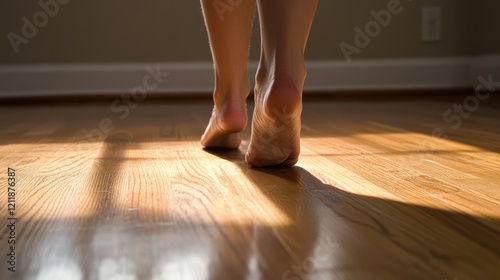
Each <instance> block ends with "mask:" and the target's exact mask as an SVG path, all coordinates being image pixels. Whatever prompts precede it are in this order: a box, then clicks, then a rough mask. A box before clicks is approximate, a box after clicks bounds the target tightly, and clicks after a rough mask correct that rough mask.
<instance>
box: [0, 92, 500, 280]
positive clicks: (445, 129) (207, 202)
mask: <svg viewBox="0 0 500 280" xmlns="http://www.w3.org/2000/svg"><path fill="white" fill-rule="evenodd" d="M465 98H466V96H465V95H464V96H454V97H449V98H441V99H434V100H429V97H427V98H426V99H427V101H424V100H422V99H418V98H417V99H403V100H390V99H387V100H379V101H377V100H375V99H374V98H371V100H369V101H355V100H338V99H327V98H323V99H314V98H313V99H306V102H305V104H304V113H303V130H302V156H301V158H300V161H299V163H298V164H297V166H296V167H294V168H271V169H269V168H268V169H250V168H248V167H247V166H246V164H245V163H244V153H245V151H246V147H247V145H248V139H249V131H250V130H249V129H247V130H246V131H245V132H244V133H243V138H244V139H245V141H244V143H243V145H242V147H241V148H240V149H239V150H236V151H229V152H228V151H226V152H224V151H205V150H203V149H202V148H201V146H200V144H199V142H198V139H199V137H200V135H201V133H202V132H203V130H204V128H205V125H206V122H207V120H208V117H209V116H210V112H211V104H210V102H209V101H208V100H202V101H193V100H190V101H185V102H184V101H162V102H160V101H158V102H143V103H141V104H138V106H137V107H136V108H133V107H128V106H127V107H125V106H122V107H119V108H121V109H120V110H119V109H117V107H115V108H114V109H113V108H112V106H111V104H112V100H111V101H110V102H107V101H106V102H100V103H96V104H94V103H92V104H90V103H84V104H61V103H58V104H52V103H43V104H35V105H34V104H3V105H0V135H1V137H0V170H1V172H0V184H1V190H2V192H1V193H0V213H1V214H0V217H1V218H2V219H1V229H0V238H1V239H0V249H1V250H0V252H1V254H0V255H1V257H0V258H1V262H0V263H1V265H0V279H30V280H31V279H38V280H40V279H42V280H45V279H47V280H49V279H50V280H53V279H64V280H66V279H68V280H69V279H76V280H80V279H81V280H83V279H95V280H101V279H102V280H109V279H130V280H133V279H137V280H149V279H151V280H159V279H197V280H198V279H217V280H219V279H231V280H232V279H440V280H443V279H449V280H453V279H457V280H463V279H500V278H499V277H500V106H497V105H498V104H500V102H498V99H499V98H498V96H492V97H490V98H489V99H488V100H485V101H481V103H480V104H479V106H478V107H477V108H476V109H475V110H471V111H465V113H467V115H463V116H462V115H460V114H459V113H454V112H453V111H452V113H449V112H448V111H449V110H453V106H454V104H458V105H460V104H462V103H463V101H464V99H465ZM468 108H470V106H469V107H468ZM249 109H250V110H249V115H250V113H251V109H252V108H251V106H249ZM447 112H448V113H447ZM443 114H445V115H446V117H445V118H444V117H443ZM98 130H99V131H98ZM433 132H434V134H435V135H438V134H440V133H444V134H445V135H442V136H439V137H433V136H432V134H433ZM8 167H11V168H13V169H14V170H15V172H14V173H11V174H8V171H7V169H8ZM8 178H14V180H10V181H9V180H8ZM13 181H15V196H13V195H10V197H14V199H15V209H14V210H13V212H10V211H9V207H10V208H12V206H8V189H7V182H13ZM11 202H13V200H12V199H11ZM11 210H12V209H11ZM7 218H14V219H15V218H17V220H7ZM11 222H15V223H14V224H15V227H14V229H11V228H9V225H11ZM13 234H14V235H13ZM11 240H15V242H16V243H15V249H14V250H11V248H10V246H11V245H10V244H9V243H8V242H9V241H11ZM12 251H14V252H15V263H14V264H13V263H10V264H9V263H8V262H7V261H8V260H9V259H11V257H9V256H7V254H12ZM12 265H15V270H16V272H11V271H9V270H8V269H9V267H12Z"/></svg>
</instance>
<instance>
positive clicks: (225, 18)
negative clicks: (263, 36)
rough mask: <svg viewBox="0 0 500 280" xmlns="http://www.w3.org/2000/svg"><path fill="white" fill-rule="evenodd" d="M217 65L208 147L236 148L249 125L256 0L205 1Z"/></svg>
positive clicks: (206, 135) (206, 138) (205, 141)
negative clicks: (250, 70)
mask: <svg viewBox="0 0 500 280" xmlns="http://www.w3.org/2000/svg"><path fill="white" fill-rule="evenodd" d="M201 4H202V7H203V15H204V18H205V24H206V26H207V30H208V35H209V39H210V45H211V50H212V57H213V60H214V64H215V89H214V109H213V111H212V116H211V118H210V121H209V123H208V126H207V128H206V130H205V133H204V134H203V136H202V137H201V144H202V145H203V146H204V147H207V148H210V147H222V148H230V149H235V148H238V146H239V145H240V143H241V138H240V136H239V134H238V132H240V131H242V130H243V129H245V127H246V124H247V115H246V98H247V96H248V94H249V91H250V86H249V81H248V70H247V66H248V49H249V45H250V36H251V29H252V22H253V14H254V11H255V0H231V1H214V0H201Z"/></svg>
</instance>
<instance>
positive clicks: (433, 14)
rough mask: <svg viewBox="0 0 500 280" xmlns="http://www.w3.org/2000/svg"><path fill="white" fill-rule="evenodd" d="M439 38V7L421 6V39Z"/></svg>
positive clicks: (426, 40) (435, 39) (432, 39)
mask: <svg viewBox="0 0 500 280" xmlns="http://www.w3.org/2000/svg"><path fill="white" fill-rule="evenodd" d="M440 40H441V7H422V41H424V42H437V41H440Z"/></svg>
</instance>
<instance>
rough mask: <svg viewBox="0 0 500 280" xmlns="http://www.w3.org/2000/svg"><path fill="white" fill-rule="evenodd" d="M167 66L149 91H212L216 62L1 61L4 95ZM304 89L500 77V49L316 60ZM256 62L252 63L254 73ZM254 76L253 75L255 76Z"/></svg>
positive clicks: (104, 90)
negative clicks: (447, 54) (489, 53)
mask: <svg viewBox="0 0 500 280" xmlns="http://www.w3.org/2000/svg"><path fill="white" fill-rule="evenodd" d="M157 65H159V67H160V69H161V71H162V72H168V77H166V78H165V79H164V80H163V81H162V82H161V83H159V84H158V86H157V87H155V88H154V89H151V90H149V92H155V93H165V94H172V93H174V94H189V93H197V94H199V93H206V94H211V92H212V90H213V66H212V63H211V62H196V63H159V64H158V63H149V64H146V63H136V64H47V65H43V64H42V65H12V66H10V65H0V97H35V96H63V95H85V94H110V93H124V92H130V91H131V90H132V89H133V88H134V87H136V86H140V85H142V81H143V79H144V77H145V76H147V75H148V71H146V67H147V66H150V67H152V68H154V67H156V66H157ZM307 65H308V77H307V80H306V86H305V90H309V91H339V90H342V91H344V90H393V89H402V90H405V89H453V88H472V87H474V86H475V84H477V77H478V76H480V75H483V76H484V77H487V76H488V75H489V74H492V75H493V76H494V77H495V78H494V80H495V81H497V80H498V81H500V55H495V56H482V57H452V58H418V59H377V60H359V61H354V62H352V63H346V62H343V61H321V62H319V61H311V62H308V63H307ZM255 69H256V64H255V63H251V64H250V70H249V73H250V74H249V75H250V77H253V75H254V73H255ZM251 80H252V79H251Z"/></svg>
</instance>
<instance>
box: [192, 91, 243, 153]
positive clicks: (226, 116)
mask: <svg viewBox="0 0 500 280" xmlns="http://www.w3.org/2000/svg"><path fill="white" fill-rule="evenodd" d="M246 96H247V95H244V96H243V97H236V96H233V97H232V98H227V99H226V100H223V101H216V102H215V105H214V108H213V110H212V116H211V117H210V121H209V123H208V125H207V128H206V130H205V133H204V134H203V135H202V136H201V144H202V145H203V146H204V147H205V148H226V149H237V148H238V147H239V145H240V143H241V138H240V136H239V132H240V131H242V130H244V129H245V127H246V125H247V112H246Z"/></svg>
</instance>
